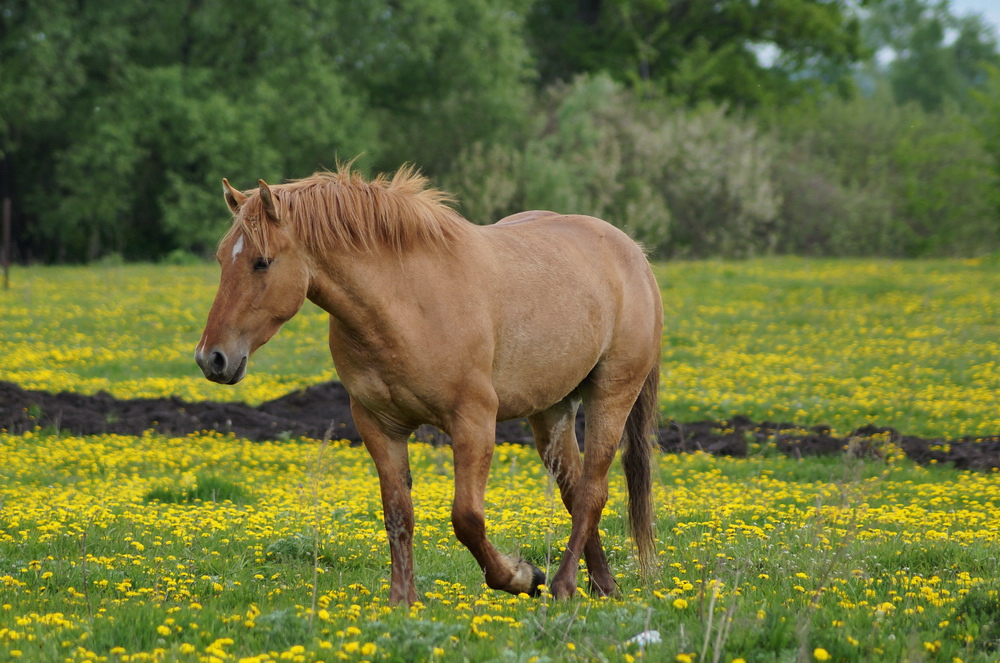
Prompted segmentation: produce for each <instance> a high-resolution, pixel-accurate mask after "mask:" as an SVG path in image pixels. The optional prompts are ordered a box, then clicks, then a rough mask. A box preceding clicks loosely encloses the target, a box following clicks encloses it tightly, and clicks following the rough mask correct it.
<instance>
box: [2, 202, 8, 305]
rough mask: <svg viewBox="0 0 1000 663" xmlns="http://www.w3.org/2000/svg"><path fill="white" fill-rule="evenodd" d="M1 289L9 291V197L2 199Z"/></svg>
mask: <svg viewBox="0 0 1000 663" xmlns="http://www.w3.org/2000/svg"><path fill="white" fill-rule="evenodd" d="M3 289H4V290H10V197H6V198H4V199H3Z"/></svg>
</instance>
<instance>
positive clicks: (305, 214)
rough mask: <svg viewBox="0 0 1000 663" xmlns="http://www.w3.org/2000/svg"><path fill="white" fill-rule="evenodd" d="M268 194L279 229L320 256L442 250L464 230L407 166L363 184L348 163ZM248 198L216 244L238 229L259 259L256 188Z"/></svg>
mask: <svg viewBox="0 0 1000 663" xmlns="http://www.w3.org/2000/svg"><path fill="white" fill-rule="evenodd" d="M270 189H271V193H272V198H273V200H274V204H275V208H276V211H277V214H278V217H279V219H280V221H281V224H282V225H284V224H288V225H289V227H290V229H291V231H292V233H293V234H294V235H295V236H296V237H297V238H298V239H299V241H300V242H302V244H303V246H304V247H305V248H307V249H309V250H314V251H319V252H323V253H328V252H332V251H335V250H339V251H344V250H347V251H356V252H365V253H371V252H373V251H375V250H378V249H381V248H387V249H389V250H391V251H393V252H394V253H395V254H397V255H402V254H403V253H405V252H407V251H409V250H410V249H412V248H415V247H434V248H448V247H450V246H451V245H452V243H453V240H454V239H455V238H456V237H457V236H458V234H459V233H460V232H461V230H462V229H463V227H464V226H467V225H469V222H468V221H466V220H465V219H463V218H462V217H461V216H460V215H459V214H458V213H457V212H456V211H455V210H453V209H452V208H451V207H449V205H450V204H452V203H454V199H453V198H452V197H451V195H450V194H448V193H446V192H444V191H441V190H439V189H434V188H431V187H429V186H428V180H427V178H426V177H424V176H423V175H421V174H420V173H419V172H418V171H417V169H416V168H415V167H413V166H411V165H407V166H403V167H402V168H400V169H399V170H398V171H396V173H395V174H393V175H392V176H390V175H387V174H385V173H381V174H379V175H378V176H376V177H375V178H374V179H371V180H366V179H365V178H364V177H363V176H362V175H361V174H360V173H358V172H355V171H352V170H351V164H349V163H348V164H346V165H343V166H340V167H339V168H338V169H337V170H336V171H322V172H318V173H314V174H313V175H311V176H309V177H305V178H302V179H299V180H292V181H290V182H287V183H285V184H277V185H271V186H270ZM247 195H248V196H249V197H248V198H247V199H246V201H245V202H244V203H243V205H241V206H240V208H239V209H238V210H237V212H236V214H235V215H234V218H233V225H232V227H231V228H230V229H229V232H228V233H227V234H226V237H224V238H223V240H222V241H223V242H224V241H225V240H226V238H228V237H230V236H232V235H234V234H235V233H237V232H241V231H242V232H243V233H244V234H245V235H246V236H247V238H248V239H249V240H250V242H251V243H252V244H254V245H255V246H256V248H257V249H259V250H260V251H261V252H263V253H265V254H266V253H267V252H268V249H267V247H268V244H269V242H268V237H269V235H270V233H271V231H272V224H271V223H270V222H268V221H267V220H266V218H265V214H264V209H263V203H262V201H261V198H260V195H258V189H254V190H252V191H249V192H247Z"/></svg>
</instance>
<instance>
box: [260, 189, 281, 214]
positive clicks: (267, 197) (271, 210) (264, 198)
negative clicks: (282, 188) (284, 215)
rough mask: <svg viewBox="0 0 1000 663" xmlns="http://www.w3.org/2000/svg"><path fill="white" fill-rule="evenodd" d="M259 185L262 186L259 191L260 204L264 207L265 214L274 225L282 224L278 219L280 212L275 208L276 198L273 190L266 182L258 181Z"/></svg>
mask: <svg viewBox="0 0 1000 663" xmlns="http://www.w3.org/2000/svg"><path fill="white" fill-rule="evenodd" d="M257 184H259V185H260V189H258V191H259V192H260V202H261V204H262V205H263V206H264V214H266V215H267V218H269V219H270V220H271V221H273V222H274V223H280V221H281V220H280V219H279V218H278V212H277V210H276V209H275V206H274V196H273V194H272V193H271V188H270V187H269V186H267V182H265V181H264V180H257Z"/></svg>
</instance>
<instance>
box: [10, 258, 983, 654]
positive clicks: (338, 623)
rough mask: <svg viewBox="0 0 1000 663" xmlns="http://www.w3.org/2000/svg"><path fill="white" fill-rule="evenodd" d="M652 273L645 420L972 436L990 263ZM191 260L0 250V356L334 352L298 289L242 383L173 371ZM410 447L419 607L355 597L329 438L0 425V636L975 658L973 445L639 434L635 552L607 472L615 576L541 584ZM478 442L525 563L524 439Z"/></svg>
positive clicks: (92, 370)
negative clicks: (598, 589) (655, 296)
mask: <svg viewBox="0 0 1000 663" xmlns="http://www.w3.org/2000/svg"><path fill="white" fill-rule="evenodd" d="M656 273H657V277H658V278H659V279H660V282H661V285H662V286H663V294H664V303H665V311H666V316H665V320H666V326H665V332H664V362H663V368H662V372H663V377H664V379H663V381H662V384H663V388H662V393H661V408H662V413H663V415H664V416H665V417H671V418H675V419H678V420H680V421H690V420H694V419H703V418H722V417H726V416H730V415H731V414H736V413H743V414H748V415H749V416H751V417H752V418H754V419H756V420H764V419H772V420H793V421H795V422H797V423H800V424H805V425H809V424H813V423H827V424H831V425H833V426H834V427H835V429H836V430H837V431H838V432H841V433H843V432H846V431H848V430H850V429H851V428H853V427H855V426H858V425H860V424H864V423H867V422H870V421H874V422H877V423H880V424H883V425H892V426H895V427H897V428H899V429H901V430H903V431H906V432H909V433H917V434H924V435H940V436H947V437H957V436H960V435H965V434H971V435H984V434H989V433H997V432H1000V408H997V405H996V404H997V401H996V394H997V393H1000V365H998V364H997V357H998V356H1000V347H998V338H1000V334H998V333H997V332H998V329H1000V306H998V299H1000V295H998V293H1000V262H997V261H995V260H994V261H983V262H977V261H921V262H892V261H861V260H857V261H845V260H823V261H820V260H799V259H763V260H754V261H747V262H739V263H726V262H693V263H685V262H678V263H671V264H666V265H658V266H657V267H656ZM216 279H217V276H216V270H215V268H214V267H212V266H204V265H193V266H192V265H187V266H169V267H167V266H142V265H140V266H117V267H116V266H102V267H94V268H67V267H54V268H41V267H32V268H29V269H22V268H17V269H15V270H14V271H13V273H12V283H13V286H12V289H11V290H10V291H9V292H0V310H2V311H3V315H0V379H8V380H14V381H15V382H18V383H20V384H23V385H25V386H29V387H34V388H42V389H49V390H53V391H55V390H60V389H68V390H72V391H79V392H94V391H97V390H100V389H104V390H108V391H110V392H112V393H114V394H115V395H118V396H122V397H129V396H163V395H171V394H173V395H179V396H182V397H185V398H192V399H195V398H214V399H237V400H246V401H249V402H260V401H263V400H267V399H269V398H274V397H276V396H280V395H282V394H283V393H285V392H286V391H288V390H290V389H292V388H295V387H299V386H304V385H308V384H311V383H315V382H318V381H322V380H327V379H331V378H332V377H334V375H335V373H334V371H333V367H332V365H331V363H330V360H329V356H328V351H327V348H326V338H325V335H326V320H325V314H323V313H322V312H320V311H318V309H316V308H315V307H312V306H311V305H308V306H307V308H306V309H305V310H304V311H303V312H302V313H301V314H300V315H299V316H298V317H297V318H295V319H294V320H293V321H292V322H290V323H289V325H288V326H287V328H286V329H284V330H283V331H282V332H280V333H279V334H278V336H277V337H276V338H275V339H274V340H273V341H272V342H271V343H269V344H268V345H267V346H266V347H265V348H263V349H262V350H261V351H260V352H259V353H258V354H257V355H255V357H254V359H253V362H252V365H251V372H250V376H249V377H248V379H247V381H246V383H245V384H243V385H240V386H238V387H236V388H226V387H221V386H217V385H212V384H210V383H208V382H206V381H205V380H204V379H203V378H201V377H200V374H199V373H198V370H197V368H196V367H195V366H194V363H193V361H192V360H191V352H192V350H193V348H194V346H195V344H196V343H197V341H198V338H199V336H200V333H201V326H202V324H203V322H204V319H205V316H206V315H207V311H208V307H209V306H210V304H211V299H212V296H213V295H214V289H215V283H216ZM0 423H2V422H0ZM411 455H412V458H413V460H412V465H413V475H414V503H415V506H416V514H417V532H416V535H415V539H416V545H415V551H416V569H417V588H418V592H419V594H420V596H421V598H422V601H423V603H422V604H421V605H420V606H418V607H416V608H415V609H412V610H406V609H391V608H389V607H388V606H387V605H386V600H385V599H386V597H387V595H388V590H387V581H388V551H387V549H386V543H385V534H384V532H383V527H382V522H381V506H380V499H379V494H378V484H377V478H376V476H375V472H374V468H373V467H372V464H371V461H370V460H369V459H368V458H367V456H366V454H365V452H364V450H363V449H361V448H353V449H352V448H348V447H346V446H340V445H331V447H330V448H329V449H327V450H326V451H322V450H321V448H320V447H318V446H317V445H315V444H314V443H310V442H303V441H288V442H284V443H275V444H251V443H247V442H241V441H237V440H234V439H232V438H227V437H223V436H215V435H209V436H193V437H190V438H182V439H173V438H170V439H168V438H162V437H159V436H156V435H145V436H141V437H134V438H122V437H116V436H99V437H91V438H85V439H80V438H75V437H73V436H71V435H68V434H66V433H62V434H59V433H57V432H56V431H36V432H33V433H29V434H26V435H23V436H10V435H5V434H2V433H0V595H2V596H0V659H2V660H15V659H17V660H22V661H52V660H72V661H84V660H95V661H96V660H101V659H103V660H107V661H118V660H126V659H128V660H152V659H156V660H167V661H174V660H178V661H199V660H212V658H211V657H215V658H216V659H219V660H239V659H240V658H246V659H248V660H271V659H273V660H293V661H295V660H301V661H314V660H325V661H332V660H341V659H344V660H391V661H410V660H425V659H436V660H512V661H530V660H537V661H546V660H623V659H625V660H627V658H628V657H638V656H639V654H640V653H641V652H640V651H639V650H638V648H637V647H636V646H634V645H628V644H626V643H627V641H628V639H629V638H631V637H632V636H634V635H636V634H638V633H640V632H642V631H645V630H648V629H655V630H657V631H658V632H659V633H660V634H661V636H662V638H663V642H662V643H661V644H659V645H652V646H650V648H649V649H648V650H647V651H646V652H645V655H644V659H645V660H666V661H673V660H687V659H690V660H701V661H716V660H718V661H722V662H724V663H732V661H734V660H736V659H739V658H742V659H744V660H745V661H748V662H754V661H759V662H772V661H773V662H780V661H806V660H818V659H817V656H816V653H817V650H820V649H821V650H823V651H825V652H827V654H828V655H829V656H830V657H831V660H838V661H869V660H891V661H895V660H912V661H920V660H926V661H938V660H940V661H953V660H954V659H956V658H957V659H961V660H963V661H966V662H985V661H994V660H997V659H998V658H1000V612H998V609H997V606H998V605H1000V580H998V577H997V573H996V570H997V568H1000V555H998V552H997V551H998V550H1000V539H998V537H1000V534H998V532H1000V521H998V519H997V518H998V517H997V513H998V510H997V509H998V506H1000V483H998V481H997V475H996V474H995V473H994V474H989V475H986V474H972V473H967V472H959V471H956V470H954V469H951V468H946V467H933V466H932V467H927V468H922V467H917V466H915V465H913V464H911V463H909V462H907V461H905V460H902V461H901V460H899V458H898V455H895V454H891V453H890V454H889V455H888V457H887V459H886V460H885V461H882V460H876V459H866V460H859V459H852V458H849V457H847V456H845V457H838V458H825V459H817V458H812V459H810V458H806V459H803V460H795V459H791V458H785V457H778V456H775V455H773V454H772V453H771V451H770V450H769V449H764V450H758V451H756V452H755V453H754V455H753V456H752V457H751V458H748V459H729V458H711V457H708V456H704V455H700V454H694V455H687V456H663V457H661V458H660V459H659V472H658V475H657V476H658V479H657V482H656V486H655V496H656V504H657V532H658V541H659V543H658V553H659V562H660V570H659V572H658V573H657V574H656V576H655V577H653V578H652V579H650V580H649V582H643V581H642V580H641V579H640V577H639V575H638V573H637V570H636V565H635V563H634V561H633V559H632V555H631V552H630V548H629V543H628V540H627V534H626V529H625V526H624V522H625V521H624V517H623V514H624V501H623V494H622V491H623V487H622V485H623V484H622V480H621V477H620V475H619V474H618V470H617V468H616V469H615V471H614V474H613V477H612V483H611V497H610V501H609V505H608V508H607V510H606V514H605V517H604V520H603V521H602V529H603V531H604V539H605V541H606V544H607V548H608V555H609V558H610V560H611V562H612V565H613V568H614V570H615V571H616V573H617V574H618V580H619V582H620V587H621V590H622V597H621V598H620V599H615V600H608V599H591V598H583V597H580V598H577V599H574V600H572V601H569V602H554V601H552V600H551V599H550V598H548V597H542V598H541V599H524V598H518V597H508V596H507V595H503V594H499V593H497V592H494V591H491V590H488V589H486V588H485V587H484V585H483V582H482V574H481V572H480V571H479V569H478V567H477V566H476V564H475V561H474V560H473V559H472V556H471V555H470V554H469V553H468V552H467V551H466V550H465V549H464V548H462V547H461V546H460V545H459V544H458V543H457V541H456V540H455V538H454V535H453V534H452V532H451V526H450V523H449V512H450V501H451V494H452V492H451V491H452V490H453V489H452V487H451V486H452V481H453V469H452V467H451V461H450V454H449V452H448V450H447V449H435V448H432V447H430V446H427V445H414V446H413V447H412V450H411ZM493 462H494V464H493V472H492V476H491V479H490V487H489V491H488V493H487V517H488V522H489V531H490V536H491V539H492V540H493V541H494V542H495V543H496V544H497V546H498V547H499V548H500V549H502V550H504V551H505V552H511V553H515V554H521V555H523V556H524V557H526V558H529V559H532V560H535V561H536V562H537V563H539V564H540V565H542V566H543V567H547V568H548V570H550V571H551V569H552V568H554V565H556V564H558V562H559V559H560V556H561V555H562V547H563V546H564V545H565V541H566V538H567V536H568V531H569V530H568V519H567V517H566V515H565V514H564V512H563V509H562V506H561V504H560V503H559V499H558V497H557V496H555V494H554V492H553V490H552V486H551V484H550V483H549V482H548V481H547V479H546V478H545V475H544V472H543V470H542V468H541V464H540V462H539V461H538V459H537V457H536V456H535V455H534V452H533V451H532V450H530V449H525V448H515V447H499V448H498V449H497V452H496V454H495V456H494V461H493ZM580 580H581V584H582V583H583V581H584V580H585V572H582V573H581V576H580ZM713 597H714V598H713ZM314 602H315V603H314ZM314 606H315V607H314ZM685 657H687V659H686V658H685ZM820 657H822V653H821V652H820Z"/></svg>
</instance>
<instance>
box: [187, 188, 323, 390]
mask: <svg viewBox="0 0 1000 663" xmlns="http://www.w3.org/2000/svg"><path fill="white" fill-rule="evenodd" d="M222 183H223V187H224V188H223V193H224V196H225V199H226V203H227V204H228V205H229V209H230V210H231V211H232V213H233V226H232V228H231V229H230V231H229V232H228V233H227V234H226V236H225V237H223V238H222V241H221V242H220V243H219V248H218V251H217V252H216V254H215V257H216V260H218V262H219V265H220V266H221V268H222V276H221V278H220V281H219V290H218V292H217V293H216V295H215V301H214V302H213V303H212V308H211V310H210V311H209V314H208V322H207V323H206V325H205V331H204V333H203V334H202V336H201V342H200V343H199V344H198V347H197V348H196V349H195V353H194V358H195V361H196V362H198V366H200V367H201V370H202V372H204V373H205V377H206V378H208V379H209V380H211V381H213V382H219V383H221V384H236V383H237V382H239V381H240V380H242V379H243V378H244V376H245V375H246V370H247V362H248V361H249V359H250V355H251V354H253V352H254V351H255V350H257V348H259V347H260V346H262V345H264V344H265V343H267V341H268V340H269V339H270V338H271V337H272V336H274V334H275V333H276V332H277V331H278V329H279V328H281V325H282V324H284V323H285V322H286V321H288V320H289V319H291V318H292V316H294V315H295V314H296V313H297V312H298V310H299V309H300V308H301V307H302V304H303V302H304V301H305V298H306V292H307V291H308V288H309V282H310V269H309V262H308V259H307V257H306V256H305V254H304V253H303V252H302V251H300V250H299V247H298V245H297V241H296V239H295V236H294V234H293V233H291V232H290V231H289V228H288V224H287V223H285V222H284V221H283V216H285V215H284V211H283V210H282V207H281V205H280V200H279V198H278V195H277V194H276V193H275V192H273V191H272V190H271V188H270V187H269V186H268V185H267V183H266V182H264V180H260V181H259V188H258V189H256V190H253V191H249V192H247V193H243V192H241V191H238V190H236V189H234V188H233V187H232V186H231V185H230V184H229V182H228V181H227V180H225V179H223V180H222ZM279 193H280V192H279Z"/></svg>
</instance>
